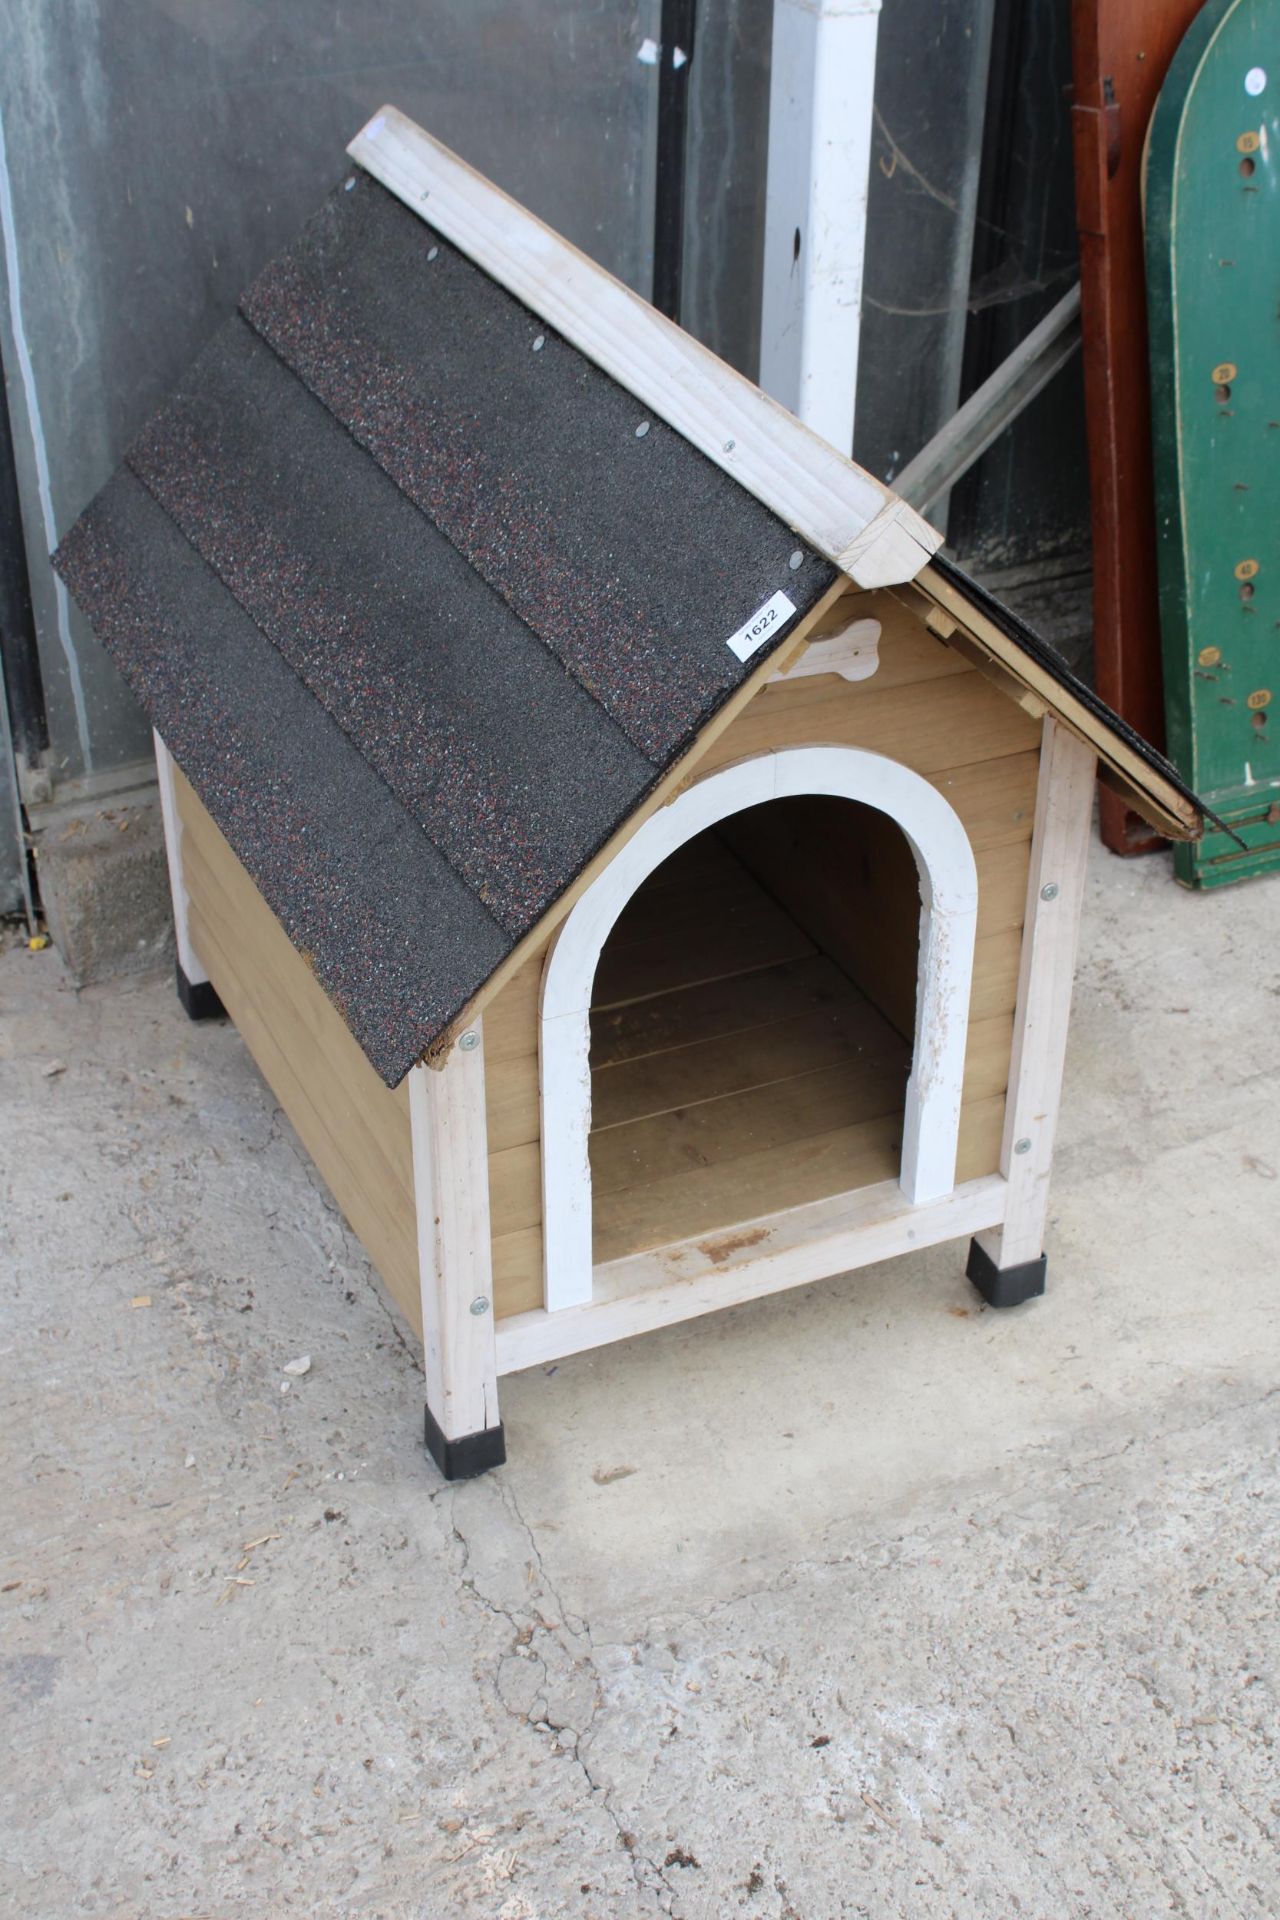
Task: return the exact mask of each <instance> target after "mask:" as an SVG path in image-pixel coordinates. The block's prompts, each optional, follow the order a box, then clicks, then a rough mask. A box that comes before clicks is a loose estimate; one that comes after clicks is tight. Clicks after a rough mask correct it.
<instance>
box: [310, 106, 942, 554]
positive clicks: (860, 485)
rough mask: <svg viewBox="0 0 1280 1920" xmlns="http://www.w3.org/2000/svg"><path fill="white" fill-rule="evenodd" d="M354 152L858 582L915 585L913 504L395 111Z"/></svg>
mask: <svg viewBox="0 0 1280 1920" xmlns="http://www.w3.org/2000/svg"><path fill="white" fill-rule="evenodd" d="M347 152H348V153H349V154H350V155H351V157H352V158H353V159H354V160H356V161H357V162H358V163H359V164H360V165H361V166H362V167H364V168H365V170H366V172H368V173H371V174H372V175H373V177H374V178H375V179H376V180H380V181H381V182H382V184H383V186H384V187H387V188H388V189H389V190H390V191H391V192H392V193H394V194H395V195H396V197H397V198H398V199H399V200H401V201H403V203H404V204H405V206H407V207H408V208H409V209H410V211H411V212H413V213H416V214H417V215H418V216H419V217H420V218H421V219H424V220H427V221H429V222H430V224H431V225H432V226H433V227H434V228H435V230H436V231H437V232H438V233H442V234H443V235H444V237H445V238H446V239H447V240H449V241H451V242H452V243H453V245H454V246H456V247H458V248H459V249H460V251H461V252H463V253H465V254H466V255H467V257H468V258H469V259H471V260H474V261H475V263H476V265H477V266H478V267H481V268H483V270H484V271H485V272H486V273H487V274H489V275H490V276H491V277H492V278H493V279H495V280H497V281H498V283H499V284H500V285H501V286H504V287H506V288H507V290H508V291H509V292H510V293H512V294H514V295H515V297H516V299H517V300H520V301H522V302H523V304H524V305H525V306H527V307H529V308H531V309H532V311H533V312H534V313H536V314H538V315H540V316H541V318H542V319H544V320H546V321H547V322H548V323H549V324H550V325H551V326H553V327H554V328H555V329H556V331H557V332H558V333H559V334H561V335H562V336H563V338H564V339H566V340H568V341H569V342H570V343H571V344H572V345H573V346H575V347H576V348H577V349H578V350H579V352H581V353H584V354H585V355H586V356H587V358H588V359H590V360H592V361H594V362H595V364H596V365H597V366H598V367H601V368H603V370H604V371H605V372H606V373H608V374H610V375H611V376H612V377H613V379H615V380H616V381H618V383H619V384H620V385H621V386H623V387H625V388H626V389H627V391H628V392H630V393H633V394H635V396H636V397H637V399H639V400H642V401H643V402H644V404H645V405H646V406H647V407H651V408H652V409H653V411H654V412H655V413H656V414H658V416H659V417H660V418H661V419H663V420H666V421H667V422H668V423H669V424H670V425H671V426H673V427H674V428H676V430H677V432H679V433H680V434H682V435H683V436H684V438H685V439H686V440H688V441H689V442H690V443H691V445H693V446H695V447H697V448H699V450H700V451H701V452H702V453H704V454H705V455H706V457H707V458H708V459H709V460H711V461H712V462H713V463H714V464H715V465H716V466H718V467H722V468H723V469H724V471H725V472H726V473H730V474H732V475H733V477H734V479H735V480H736V481H737V482H738V484H739V485H740V486H742V487H744V488H745V489H746V491H747V492H748V493H751V494H754V495H755V497H756V499H757V500H760V501H762V502H763V504H764V505H765V506H766V507H768V508H769V509H770V510H771V511H772V512H773V513H775V514H776V515H777V516H778V518H779V519H780V520H782V521H784V522H785V523H786V525H787V526H789V527H794V528H795V530H796V532H797V533H799V534H801V535H803V536H804V538H805V539H807V540H809V541H811V542H812V544H813V545H814V546H815V547H817V548H818V549H819V550H820V551H821V552H823V553H825V554H826V555H827V557H828V558H829V559H831V560H834V561H835V563H836V565H837V566H838V567H840V568H841V570H842V571H843V572H845V573H847V574H849V575H850V576H851V577H852V578H853V579H855V580H858V581H860V582H861V584H862V585H864V586H867V587H876V586H885V585H889V584H892V583H894V582H897V581H905V580H911V579H913V578H914V577H915V575H916V574H917V573H918V572H919V570H920V568H921V566H922V565H923V563H924V562H925V561H926V560H927V559H928V558H929V556H930V555H931V554H932V553H934V552H935V551H936V550H937V548H938V547H939V545H940V544H941V539H942V536H941V535H940V534H939V533H938V532H937V531H936V530H935V529H934V528H933V527H931V526H929V525H928V523H927V522H926V521H925V520H923V519H922V518H921V516H920V515H919V514H918V513H916V512H915V511H914V509H913V508H911V507H909V506H908V505H907V503H906V502H905V501H903V500H899V499H898V498H897V496H896V495H895V494H893V493H892V492H891V491H890V490H889V488H887V487H885V486H882V485H881V483H880V482H879V481H878V480H875V479H873V477H872V476H871V475H870V474H869V473H864V472H863V470H862V469H861V468H860V467H857V466H855V465H854V463H853V462H852V460H849V459H847V458H846V457H845V456H844V455H843V454H841V453H839V452H838V451H837V450H836V449H835V448H834V447H832V446H830V445H829V444H828V443H827V442H826V441H825V440H823V439H821V438H820V437H819V436H818V435H817V434H816V433H813V432H811V431H810V429H809V428H808V427H805V426H802V425H801V423H800V421H799V420H797V419H796V418H795V416H794V415H793V414H791V413H788V412H787V410H786V409H785V408H784V407H780V406H779V405H778V404H777V402H776V401H773V400H771V399H770V398H769V397H768V395H767V394H765V393H763V392H762V391H761V389H760V388H759V387H758V386H756V385H755V384H754V382H752V381H750V380H746V379H744V378H743V377H742V375H741V374H739V373H736V372H735V371H734V369H733V368H732V367H729V366H726V365H725V363H724V361H722V360H720V359H718V358H717V357H716V355H715V354H713V353H711V352H710V351H709V350H708V349H707V348H706V347H703V346H702V345H700V343H699V342H698V341H696V340H694V339H693V338H692V336H691V335H690V334H687V333H685V332H684V331H683V330H682V329H681V328H680V327H678V326H676V325H675V324H674V322H672V321H670V320H668V319H666V318H665V316H664V315H662V314H660V313H658V312H657V311H656V309H655V308H653V307H652V306H650V305H649V303H648V301H647V300H642V299H641V298H640V296H639V295H638V294H635V293H633V292H632V291H631V289H630V288H629V287H624V286H623V284H622V282H621V281H619V280H615V279H614V277H613V275H612V274H610V273H607V272H606V271H605V270H604V268H602V267H600V266H597V264H596V263H595V261H593V260H590V259H588V258H587V256H586V255H585V254H583V253H580V252H579V251H578V249H577V248H576V247H574V246H571V245H570V243H569V242H568V241H567V240H564V239H562V238H561V237H560V235H559V234H557V233H555V232H554V231H553V230H552V229H551V228H550V227H547V226H545V225H544V224H543V223H542V221H540V220H538V219H536V218H535V216H534V215H533V214H531V213H528V212H526V211H525V209H524V208H523V207H522V206H520V205H519V204H518V203H517V202H516V201H514V200H511V199H509V198H508V196H507V195H506V194H505V193H503V192H502V191H501V189H500V188H498V187H495V186H494V185H493V184H492V182H490V181H488V180H486V179H485V178H484V177H483V175H481V174H479V173H476V172H475V171H474V170H473V169H472V168H471V167H469V166H467V164H466V162H465V161H463V160H460V159H459V158H458V156H457V154H455V153H452V152H450V150H449V148H448V147H445V146H442V145H441V144H440V142H439V141H438V140H433V139H432V137H431V135H430V134H428V133H425V132H424V131H423V129H422V128H421V127H419V126H416V125H415V124H414V122H413V121H412V120H410V119H408V118H407V117H406V116H405V115H404V114H402V113H400V112H398V111H397V110H396V108H394V107H383V108H382V109H381V111H380V112H378V113H376V114H375V115H374V116H373V118H372V119H371V120H370V121H369V122H368V124H367V125H366V126H365V127H364V128H362V130H361V131H360V132H359V133H358V134H357V135H356V137H355V139H354V140H353V141H352V142H351V144H350V146H349V147H348V148H347Z"/></svg>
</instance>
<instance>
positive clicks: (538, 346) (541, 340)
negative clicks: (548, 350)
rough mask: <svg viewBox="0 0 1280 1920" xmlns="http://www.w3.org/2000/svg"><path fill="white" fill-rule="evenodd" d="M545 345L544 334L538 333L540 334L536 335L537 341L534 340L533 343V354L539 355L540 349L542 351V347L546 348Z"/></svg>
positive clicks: (545, 338)
mask: <svg viewBox="0 0 1280 1920" xmlns="http://www.w3.org/2000/svg"><path fill="white" fill-rule="evenodd" d="M546 344H547V336H546V334H545V333H540V334H539V335H538V337H537V339H536V340H535V341H534V343H533V350H534V352H535V353H541V352H542V349H543V348H544V347H545V346H546Z"/></svg>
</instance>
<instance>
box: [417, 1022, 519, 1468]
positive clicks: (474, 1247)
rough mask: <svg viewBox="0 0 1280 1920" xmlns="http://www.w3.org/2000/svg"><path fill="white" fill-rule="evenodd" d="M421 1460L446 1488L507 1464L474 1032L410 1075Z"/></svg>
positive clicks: (479, 1037)
mask: <svg viewBox="0 0 1280 1920" xmlns="http://www.w3.org/2000/svg"><path fill="white" fill-rule="evenodd" d="M409 1114H410V1118H411V1121H412V1125H413V1184H414V1198H415V1201H416V1204H417V1214H418V1271H419V1277H420V1281H421V1286H422V1341H423V1348H424V1366H425V1371H426V1376H427V1405H426V1441H427V1451H428V1452H429V1453H430V1455H431V1457H432V1459H433V1460H434V1461H435V1463H436V1465H437V1466H438V1467H439V1469H440V1471H441V1473H442V1474H443V1475H444V1477H445V1479H446V1480H465V1479H468V1478H470V1476H471V1475H472V1474H477V1473H483V1472H484V1471H485V1470H486V1468H488V1467H497V1466H501V1464H502V1462H503V1461H504V1460H505V1459H506V1457H507V1453H506V1445H505V1442H504V1440H503V1434H502V1421H501V1420H500V1419H499V1417H498V1369H497V1360H496V1355H495V1347H494V1332H493V1269H492V1261H491V1255H490V1241H489V1159H488V1136H487V1131H486V1125H485V1104H484V1045H483V1034H482V1031H481V1025H480V1022H479V1021H478V1020H477V1022H476V1024H475V1026H474V1027H471V1028H468V1030H467V1032H466V1033H464V1034H463V1035H462V1036H461V1037H460V1039H459V1040H458V1041H457V1043H456V1044H455V1046H454V1047H453V1050H452V1052H451V1053H450V1054H449V1057H448V1059H447V1060H446V1061H445V1063H444V1065H443V1066H442V1067H427V1066H419V1067H415V1068H414V1069H413V1071H412V1073H411V1074H410V1075H409Z"/></svg>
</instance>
